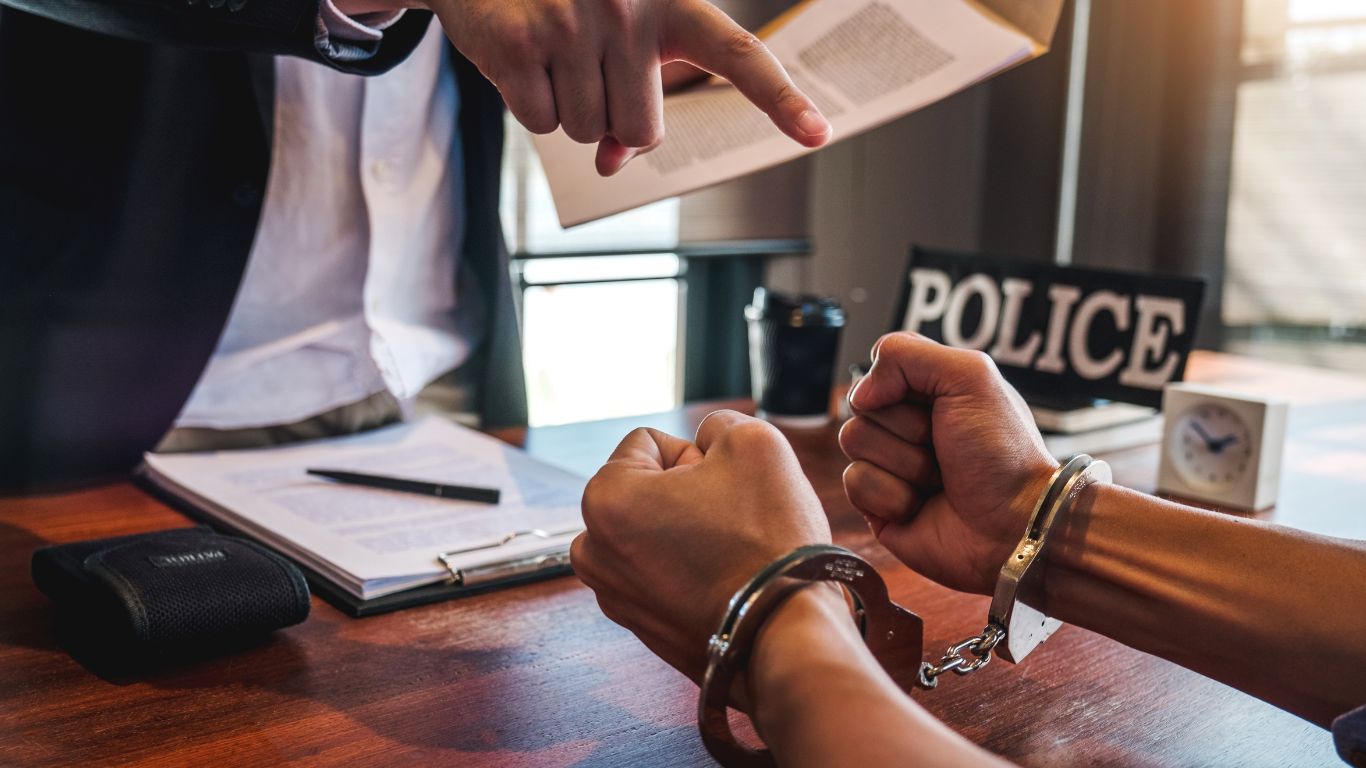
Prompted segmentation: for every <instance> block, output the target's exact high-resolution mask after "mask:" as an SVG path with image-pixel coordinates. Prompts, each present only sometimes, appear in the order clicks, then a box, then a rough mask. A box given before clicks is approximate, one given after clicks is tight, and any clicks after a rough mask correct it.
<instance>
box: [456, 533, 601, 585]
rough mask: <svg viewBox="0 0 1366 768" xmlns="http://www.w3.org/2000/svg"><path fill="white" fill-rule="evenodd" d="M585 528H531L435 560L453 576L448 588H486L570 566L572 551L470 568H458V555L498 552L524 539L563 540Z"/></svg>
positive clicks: (566, 550) (513, 559) (519, 558)
mask: <svg viewBox="0 0 1366 768" xmlns="http://www.w3.org/2000/svg"><path fill="white" fill-rule="evenodd" d="M582 530H583V528H582V527H579V526H574V527H572V528H564V529H560V530H553V531H547V530H545V529H544V528H528V529H526V530H522V531H512V532H511V533H506V534H504V535H503V536H501V537H499V538H498V539H497V540H496V541H493V542H490V543H488V544H479V545H476V546H473V547H465V548H463V549H452V550H450V551H448V552H441V553H440V554H438V555H437V556H436V558H437V559H438V560H440V561H441V565H443V566H444V567H445V568H446V570H447V571H448V572H449V573H450V576H448V577H447V578H446V583H447V584H452V585H455V586H461V587H469V586H474V585H477V584H484V583H488V582H491V581H499V580H502V579H508V578H512V577H514V576H521V575H523V574H527V573H536V572H537V571H543V570H547V569H550V568H559V567H564V566H567V565H569V548H568V547H566V548H565V549H564V550H562V551H559V552H542V553H539V554H535V555H528V556H527V557H517V558H512V559H510V560H503V561H500V562H496V563H489V564H486V565H478V566H473V567H468V568H460V567H457V566H456V565H455V562H454V561H455V558H456V557H457V556H458V555H467V554H469V553H471V552H482V551H484V550H486V549H497V548H499V547H505V546H507V545H508V544H511V543H512V542H514V541H516V540H518V539H524V538H537V539H553V538H558V537H560V536H567V535H569V534H571V533H578V532H579V531H582Z"/></svg>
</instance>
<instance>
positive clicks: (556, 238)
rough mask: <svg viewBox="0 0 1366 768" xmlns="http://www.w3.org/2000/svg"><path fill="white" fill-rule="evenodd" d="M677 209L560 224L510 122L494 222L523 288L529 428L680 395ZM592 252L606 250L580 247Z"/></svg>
mask: <svg viewBox="0 0 1366 768" xmlns="http://www.w3.org/2000/svg"><path fill="white" fill-rule="evenodd" d="M584 172H585V173H592V172H593V170H592V169H591V168H585V169H584ZM678 211H679V204H678V200H676V199H673V200H665V201H662V202H659V203H655V204H654V205H650V206H646V207H644V208H640V209H637V210H635V211H629V212H627V213H623V214H620V215H617V216H613V217H611V218H608V219H604V220H601V221H598V222H594V223H591V224H585V225H583V226H580V227H575V228H574V229H571V230H564V229H562V228H561V227H560V225H559V223H558V221H557V219H556V217H555V207H554V203H553V201H552V200H551V197H550V188H549V186H548V185H547V184H546V181H545V176H544V174H543V173H542V172H541V168H540V165H539V163H538V162H537V160H536V153H535V150H534V148H533V147H532V144H531V141H530V137H529V136H528V135H527V134H526V132H525V131H524V130H522V129H521V128H520V127H519V126H517V125H516V124H515V123H511V122H509V126H508V147H507V152H506V154H505V156H504V165H503V200H502V214H503V229H504V231H505V232H506V233H507V237H508V240H509V247H510V248H511V249H512V251H513V253H514V254H517V256H518V258H517V260H516V261H515V263H514V272H515V276H516V277H517V278H518V279H519V281H520V284H521V286H522V288H523V294H522V307H521V310H522V336H523V354H524V361H525V365H526V375H527V390H528V396H529V407H530V420H531V424H532V425H533V426H536V425H547V424H563V423H567V422H571V421H588V420H593V419H606V418H615V417H620V416H632V415H637V414H642V413H651V412H655V411H663V410H668V409H670V408H673V407H675V406H676V405H678V404H679V403H680V402H681V400H682V364H681V360H682V338H681V335H682V328H683V325H682V322H681V321H682V314H683V312H682V310H683V290H684V288H683V285H682V281H681V277H682V272H683V269H684V268H683V265H682V261H681V260H680V259H679V257H678V256H677V255H675V254H673V253H670V252H669V249H672V248H674V247H676V246H677V244H678V229H679V226H678V222H679V219H678V215H679V214H678ZM632 250H634V251H636V253H631V251H632ZM603 251H610V252H612V255H598V256H594V255H584V254H592V253H594V252H603Z"/></svg>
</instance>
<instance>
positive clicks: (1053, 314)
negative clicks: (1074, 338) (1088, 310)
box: [1034, 285, 1081, 373]
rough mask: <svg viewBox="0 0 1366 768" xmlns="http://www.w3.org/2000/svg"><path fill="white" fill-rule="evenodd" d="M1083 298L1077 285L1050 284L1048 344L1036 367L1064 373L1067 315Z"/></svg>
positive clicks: (1065, 365)
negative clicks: (1050, 306) (1063, 353)
mask: <svg viewBox="0 0 1366 768" xmlns="http://www.w3.org/2000/svg"><path fill="white" fill-rule="evenodd" d="M1080 298H1081V289H1080V288H1078V287H1077V286H1075V285H1050V286H1048V300H1049V301H1050V302H1052V308H1051V309H1050V310H1049V312H1048V346H1046V347H1044V350H1043V356H1042V357H1040V358H1039V361H1038V363H1036V364H1035V365H1034V367H1035V368H1036V369H1038V370H1040V371H1043V372H1044V373H1062V372H1063V371H1065V370H1067V363H1065V362H1063V359H1062V342H1063V334H1064V332H1066V330H1067V317H1068V315H1070V314H1072V307H1073V305H1075V304H1076V303H1077V299H1080Z"/></svg>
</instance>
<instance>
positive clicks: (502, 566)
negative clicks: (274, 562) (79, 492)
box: [134, 471, 573, 619]
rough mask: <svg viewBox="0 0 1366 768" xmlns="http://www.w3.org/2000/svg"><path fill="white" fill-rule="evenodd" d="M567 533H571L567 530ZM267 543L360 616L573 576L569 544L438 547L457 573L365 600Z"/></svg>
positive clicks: (168, 499)
mask: <svg viewBox="0 0 1366 768" xmlns="http://www.w3.org/2000/svg"><path fill="white" fill-rule="evenodd" d="M134 482H135V483H136V484H137V485H138V487H140V488H141V489H143V490H144V491H146V492H147V493H148V494H150V495H151V496H153V497H154V498H156V499H157V500H158V501H160V502H162V503H163V504H166V505H167V506H169V507H171V508H172V509H174V510H176V511H177V512H179V513H181V514H183V515H185V516H186V517H188V518H190V519H191V520H194V521H196V522H200V523H203V524H205V525H208V526H209V527H211V528H213V529H214V530H216V531H219V532H221V533H228V534H231V535H234V536H241V537H243V538H247V539H252V540H253V541H258V543H261V542H259V540H258V539H257V537H255V536H253V535H252V534H251V533H250V532H248V531H244V530H242V529H240V528H238V527H236V526H233V525H230V524H228V523H226V522H224V521H223V520H220V519H218V518H215V517H213V516H211V515H209V514H207V513H206V512H205V511H204V510H202V509H200V508H199V507H196V506H195V505H194V504H192V503H191V502H190V501H188V500H187V499H184V498H182V497H180V496H177V495H176V494H174V493H171V492H170V491H169V490H168V489H166V488H164V487H162V486H161V485H159V484H157V483H156V482H155V481H153V480H152V479H151V478H150V477H149V476H148V475H147V473H146V472H145V471H139V472H138V473H137V474H136V475H135V476H134ZM519 535H525V533H524V532H521V531H518V532H513V533H510V534H509V535H508V536H507V537H504V539H503V540H502V541H501V542H500V543H499V544H498V546H503V545H505V544H507V543H509V542H511V541H513V540H514V539H515V538H516V537H517V536H519ZM564 535H568V534H567V533H566V534H564ZM262 546H265V547H267V548H269V549H270V550H271V551H273V552H276V554H279V555H281V556H282V557H285V558H287V559H288V560H289V561H290V562H292V563H294V565H295V566H297V567H298V568H299V570H300V571H302V572H303V574H304V578H305V579H306V580H307V581H308V588H309V589H310V590H312V591H313V594H315V595H317V596H319V597H321V598H322V599H324V600H326V601H327V602H329V603H331V604H332V606H333V607H335V608H336V609H337V610H339V611H341V612H342V613H345V614H346V615H348V616H351V617H352V618H357V619H359V618H365V617H367V616H378V615H380V614H384V613H391V612H393V611H398V610H402V609H404V608H414V607H416V606H419V605H427V604H430V603H439V602H442V601H444V600H451V599H453V598H457V597H470V596H473V595H481V594H484V593H485V592H492V591H493V590H496V589H503V588H505V587H514V586H519V585H522V584H530V583H533V582H537V581H545V580H547V579H553V578H557V577H560V576H567V575H569V574H570V573H572V572H573V568H571V567H570V564H569V548H568V547H566V548H565V549H564V550H563V551H562V552H553V553H548V554H547V553H543V554H539V555H534V556H529V557H514V558H511V559H508V560H504V561H500V562H495V563H490V564H487V565H484V566H480V567H478V568H473V569H461V568H455V567H453V566H452V565H451V563H450V559H451V556H452V555H456V554H460V553H463V552H467V551H471V550H474V549H480V548H486V547H470V548H466V549H457V550H450V551H447V552H439V553H437V560H439V561H440V562H441V564H442V565H444V566H445V567H446V569H447V570H448V571H450V573H451V577H450V578H449V579H448V580H447V581H445V582H442V583H439V584H429V585H427V586H423V587H414V588H412V589H407V590H404V591H402V592H395V593H393V594H390V595H384V596H382V597H372V598H370V599H368V600H362V599H361V598H359V597H356V596H355V595H353V594H351V593H350V592H347V591H346V590H345V589H342V588H341V587H340V586H338V585H337V584H336V583H335V582H333V581H332V580H330V579H328V578H327V577H325V576H323V575H322V574H320V573H318V572H317V571H316V570H314V569H313V568H311V567H309V566H308V565H307V564H306V563H302V562H299V560H298V559H296V558H291V557H289V555H287V554H285V553H283V552H279V551H278V550H276V549H275V548H274V547H271V546H270V545H269V544H266V543H262Z"/></svg>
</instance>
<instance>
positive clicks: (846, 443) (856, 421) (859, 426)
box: [839, 416, 863, 460]
mask: <svg viewBox="0 0 1366 768" xmlns="http://www.w3.org/2000/svg"><path fill="white" fill-rule="evenodd" d="M862 433H863V419H862V418H861V417H859V416H855V417H854V418H852V419H850V420H848V421H846V422H844V425H843V426H841V427H840V433H839V444H840V450H841V451H844V455H845V457H846V458H848V459H850V460H852V459H853V458H854V454H855V453H856V452H857V450H856V449H857V447H858V443H859V437H860V436H861V435H862Z"/></svg>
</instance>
